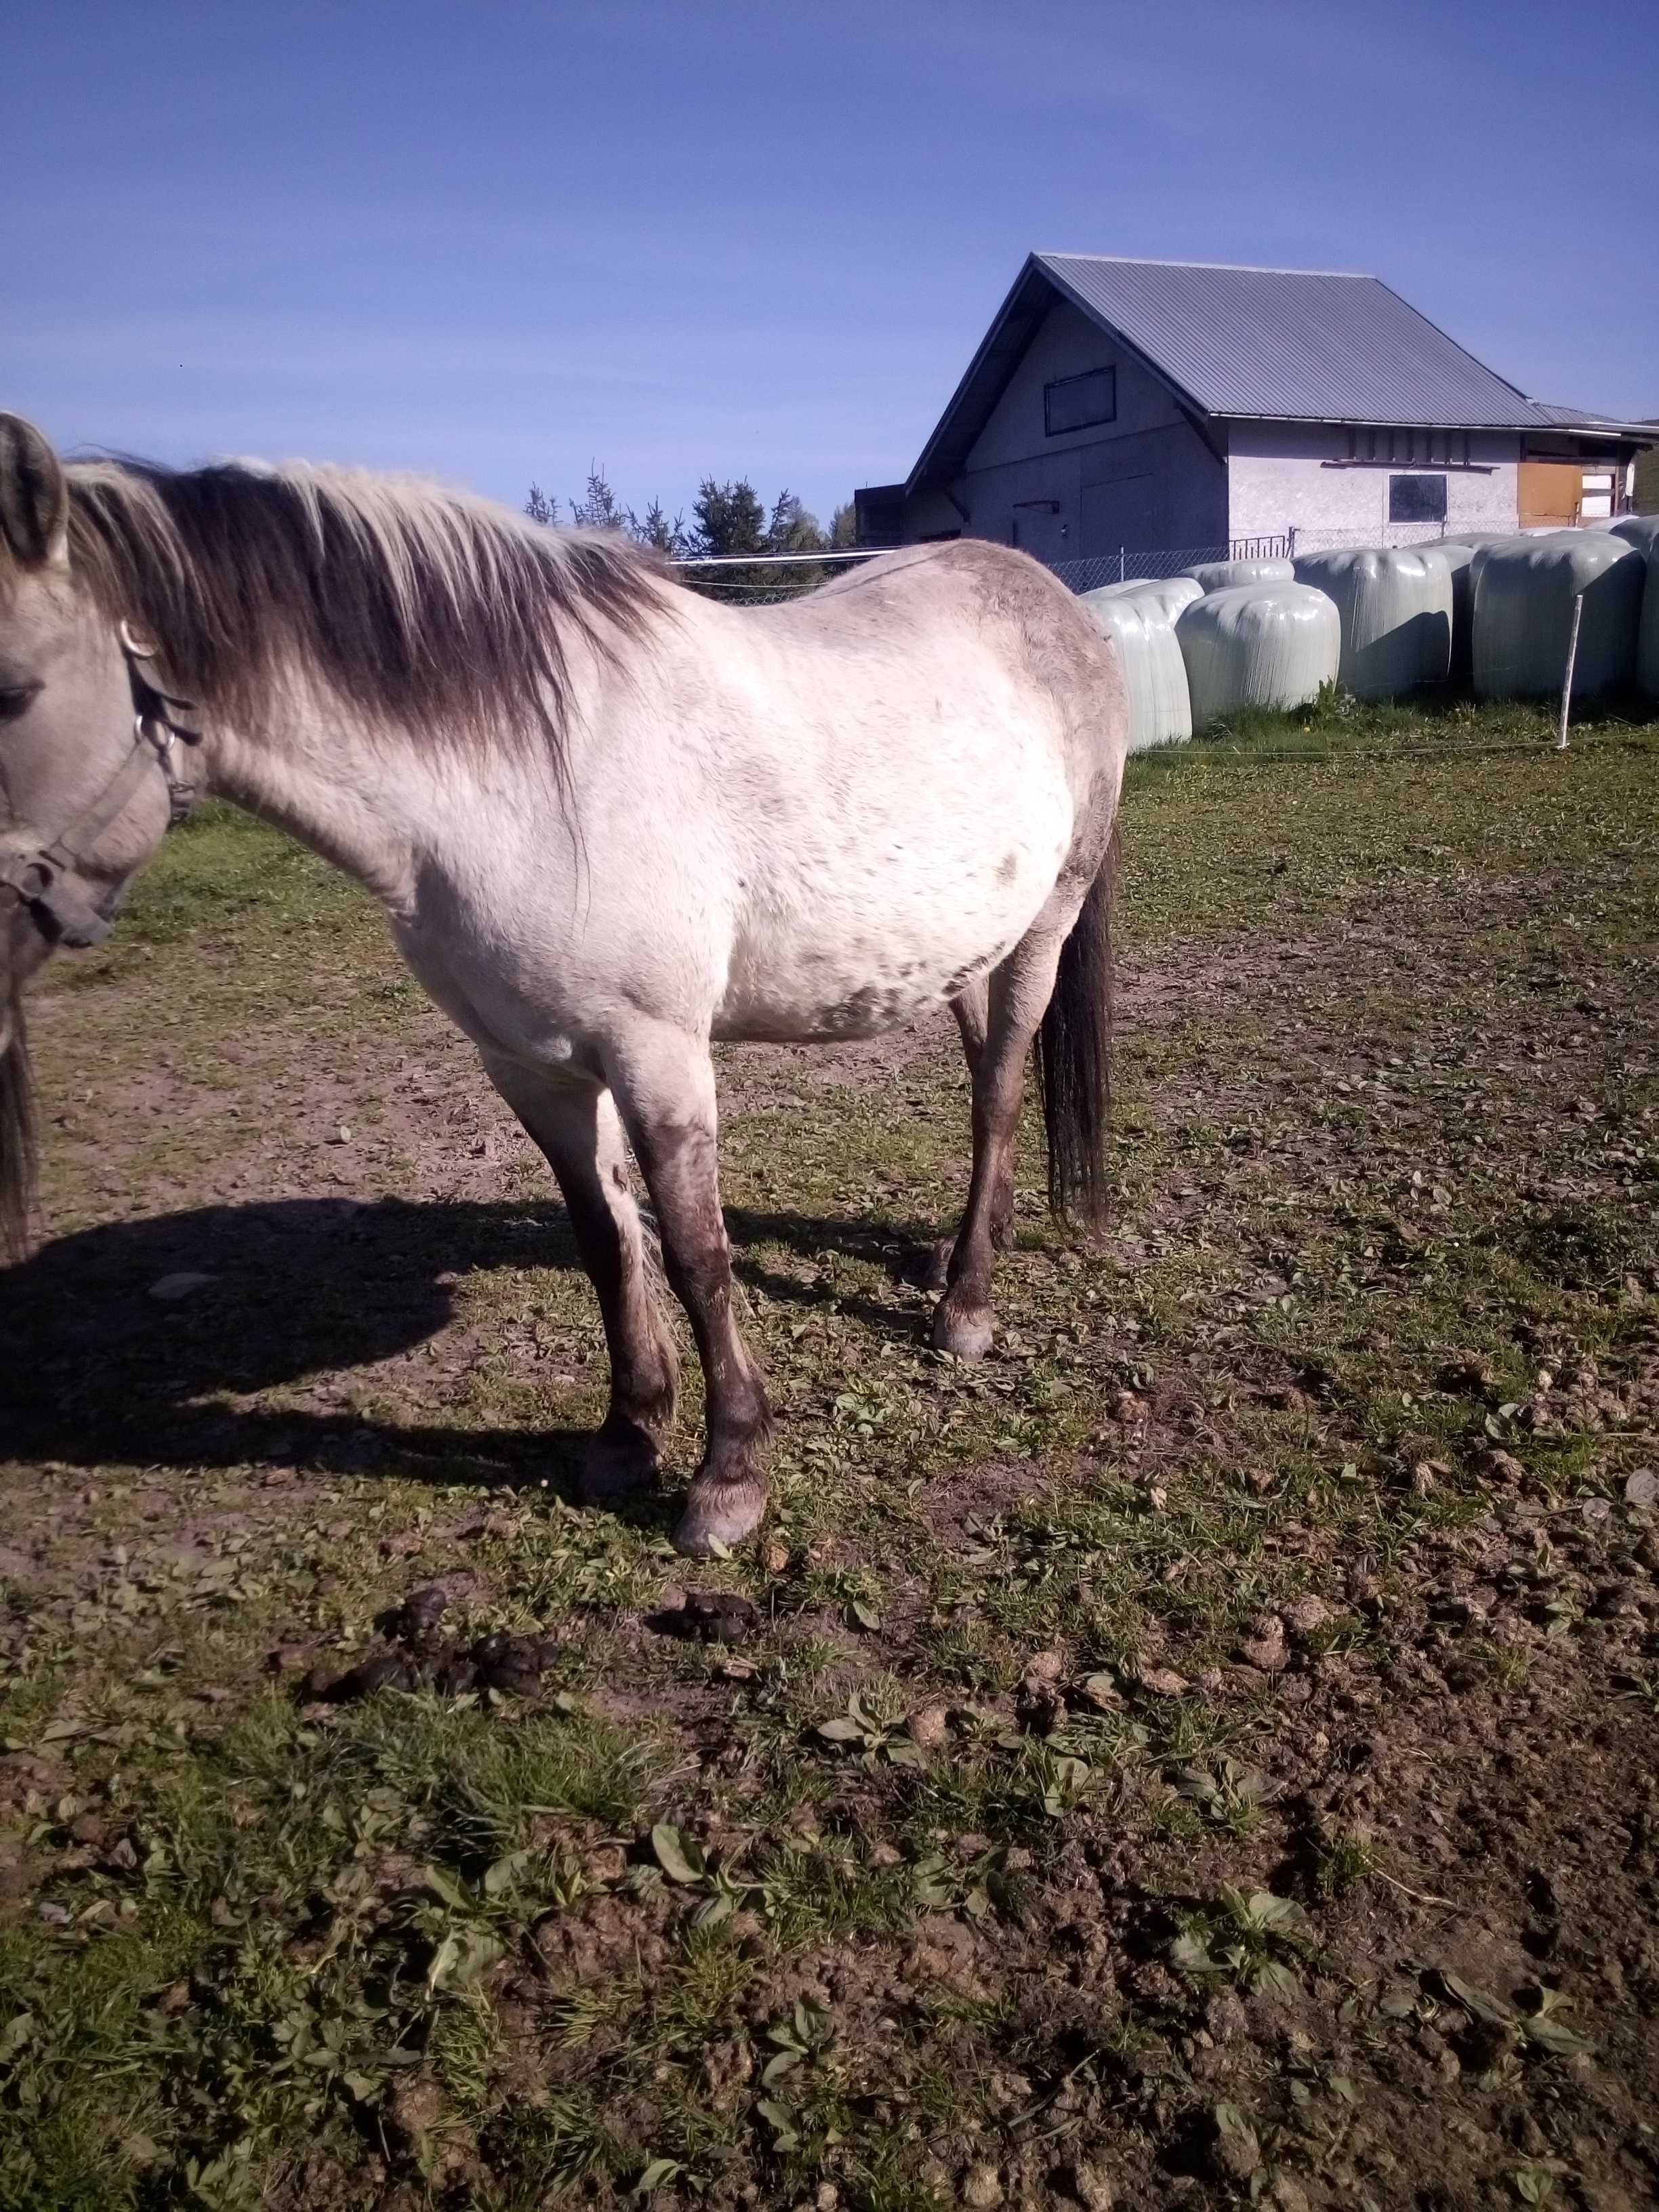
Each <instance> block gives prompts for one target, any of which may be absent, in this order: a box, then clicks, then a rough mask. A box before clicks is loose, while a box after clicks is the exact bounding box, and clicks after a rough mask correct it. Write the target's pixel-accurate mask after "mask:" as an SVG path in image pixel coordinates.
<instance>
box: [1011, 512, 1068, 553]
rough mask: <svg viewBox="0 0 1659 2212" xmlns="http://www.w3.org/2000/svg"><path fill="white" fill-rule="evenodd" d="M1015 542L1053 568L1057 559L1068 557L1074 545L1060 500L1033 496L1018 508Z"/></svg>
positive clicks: (1015, 515) (1024, 551)
mask: <svg viewBox="0 0 1659 2212" xmlns="http://www.w3.org/2000/svg"><path fill="white" fill-rule="evenodd" d="M1014 543H1015V544H1016V545H1018V548H1019V550H1020V551H1021V552H1022V553H1029V554H1030V556H1031V557H1032V558H1033V560H1036V561H1046V562H1048V565H1049V566H1050V567H1051V568H1052V567H1053V565H1054V562H1056V561H1067V560H1070V559H1071V558H1072V556H1073V550H1074V549H1073V545H1072V543H1071V540H1070V538H1069V536H1068V534H1067V532H1066V518H1065V516H1064V515H1063V514H1062V513H1060V502H1059V501H1058V500H1049V499H1039V500H1032V501H1030V502H1029V503H1028V504H1026V505H1024V506H1022V507H1016V508H1015V509H1014Z"/></svg>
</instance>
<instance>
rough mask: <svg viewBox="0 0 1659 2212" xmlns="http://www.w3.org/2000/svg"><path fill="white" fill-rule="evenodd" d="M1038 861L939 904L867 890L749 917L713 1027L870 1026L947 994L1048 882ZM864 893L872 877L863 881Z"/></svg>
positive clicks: (818, 1029) (790, 1037)
mask: <svg viewBox="0 0 1659 2212" xmlns="http://www.w3.org/2000/svg"><path fill="white" fill-rule="evenodd" d="M1053 880H1054V870H1053V869H1049V870H1048V871H1047V872H1046V879H1045V880H1043V881H1042V883H1041V884H1038V882H1037V881H1036V871H1033V872H1032V876H1031V878H1030V879H1029V880H1027V881H1025V882H1024V883H1022V882H1020V881H1018V879H1016V880H1014V881H1011V882H1008V883H1006V884H1002V885H999V886H997V887H995V891H994V895H987V894H985V893H981V895H980V896H973V894H972V892H971V890H969V889H968V887H965V886H958V887H957V890H955V893H954V895H953V896H951V897H948V898H947V899H945V900H944V901H942V902H940V903H939V909H938V910H937V911H930V912H927V913H926V914H923V913H921V912H918V911H917V910H916V909H915V904H914V903H913V902H910V901H908V900H896V901H894V902H892V903H891V905H890V906H888V907H887V908H885V910H884V906H883V903H882V902H880V901H879V900H878V898H876V897H874V896H872V897H870V898H867V899H864V900H850V901H847V902H841V901H834V902H828V904H827V906H818V905H817V904H815V902H812V901H811V899H810V898H805V899H803V898H796V899H793V900H791V901H790V902H788V903H787V904H786V905H783V906H782V907H781V908H778V909H776V910H775V911H774V912H772V913H771V914H769V915H768V914H765V913H763V914H762V915H758V916H754V917H751V918H750V920H749V921H747V923H746V924H745V926H744V927H743V928H742V929H741V930H740V932H739V933H738V939H737V941H736V943H735V944H734V945H733V947H732V959H731V962H730V965H729V967H728V969H727V973H726V988H725V990H724V993H723V994H722V996H721V999H720V1004H719V1006H717V1007H716V1009H715V1013H714V1035H715V1036H718V1037H725V1038H728V1039H733V1040H736V1039H749V1040H751V1041H755V1042H774V1043H787V1042H791V1041H799V1042H803V1043H809V1042H830V1041H832V1040H836V1039H841V1038H851V1037H867V1036H879V1035H880V1034H881V1033H882V1031H883V1030H890V1029H893V1028H896V1027H897V1026H898V1024H901V1023H902V1022H906V1021H909V1020H912V1019H914V1018H915V1017H917V1016H918V1015H921V1014H926V1013H930V1012H933V1011H935V1010H936V1009H937V1008H939V1007H940V1006H945V1005H948V1003H949V1002H950V1001H951V1000H952V999H955V998H957V997H959V996H960V995H961V994H962V993H963V991H964V990H966V988H967V987H968V986H969V984H970V983H971V982H973V981H975V979H976V978H977V977H979V976H981V975H985V974H987V972H988V971H989V970H990V969H993V968H994V967H995V966H996V964H997V963H998V962H999V961H1000V960H1001V959H1002V958H1003V957H1005V956H1006V954H1007V953H1008V952H1010V951H1012V949H1013V947H1014V946H1015V945H1017V944H1018V942H1019V940H1020V939H1021V938H1022V937H1023V936H1024V934H1025V932H1026V931H1027V930H1028V929H1029V928H1030V926H1031V923H1032V921H1034V920H1035V918H1036V915H1037V913H1038V912H1039V911H1040V910H1041V908H1042V905H1043V902H1044V901H1045V900H1046V899H1047V897H1048V892H1049V890H1051V888H1052V886H1053ZM870 889H871V890H872V893H873V892H874V891H875V890H876V886H874V885H872V886H871V887H870Z"/></svg>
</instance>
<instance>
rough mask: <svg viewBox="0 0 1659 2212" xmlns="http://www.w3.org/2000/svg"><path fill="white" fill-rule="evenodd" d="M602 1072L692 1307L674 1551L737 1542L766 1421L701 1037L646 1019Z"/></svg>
mask: <svg viewBox="0 0 1659 2212" xmlns="http://www.w3.org/2000/svg"><path fill="white" fill-rule="evenodd" d="M607 1073H609V1074H610V1076H611V1083H612V1085H613V1087H614V1088H615V1091H616V1093H617V1105H618V1107H619V1108H620V1109H621V1111H622V1116H623V1121H624V1123H625V1124H626V1127H627V1129H628V1134H629V1139H630V1140H631V1142H632V1144H633V1146H634V1152H635V1158H637V1159H638V1161H639V1164H640V1166H641V1170H643V1172H644V1175H645V1180H646V1183H647V1187H648V1188H649V1190H650V1193H651V1200H652V1203H653V1206H655V1207H656V1210H657V1223H658V1226H659V1229H660V1231H661V1232H662V1250H663V1263H664V1266H665V1268H666V1269H667V1273H668V1279H669V1281H670V1282H671V1284H672V1285H673V1287H674V1292H675V1295H676V1297H678V1299H679V1300H680V1303H681V1304H683V1305H684V1308H685V1310H686V1312H687V1313H688V1314H689V1315H690V1320H691V1328H692V1332H693V1334H695V1335H696V1340H697V1351H698V1353H699V1355H700V1356H701V1358H702V1372H703V1383H704V1389H705V1392H706V1395H707V1401H708V1441H707V1443H706V1445H705V1447H704V1450H703V1456H702V1465H701V1466H700V1467H699V1468H698V1469H697V1472H696V1476H695V1477H694V1479H693V1480H692V1484H691V1494H690V1498H688V1499H687V1500H686V1507H685V1511H684V1515H683V1516H681V1520H680V1524H679V1526H678V1528H676V1530H675V1531H674V1541H675V1544H676V1545H677V1546H678V1548H679V1550H681V1551H682V1552H687V1553H691V1554H692V1555H693V1557H697V1556H700V1555H704V1554H707V1553H709V1552H711V1551H713V1550H714V1547H716V1546H717V1545H727V1544H737V1543H740V1542H741V1541H743V1539H744V1537H745V1536H747V1535H749V1534H751V1533H752V1532H753V1530H754V1529H755V1528H757V1527H758V1526H759V1525H760V1522H761V1519H762V1517H763V1515H764V1513H765V1511H766V1477H765V1475H764V1474H763V1473H762V1471H761V1464H760V1447H761V1445H762V1444H763V1442H764V1441H765V1438H766V1436H767V1432H768V1431H769V1428H770V1426H771V1416H770V1414H769V1411H768V1408H767V1403H766V1393H765V1390H764V1389H763V1387H762V1383H761V1379H760V1374H759V1371H758V1370H757V1368H756V1366H755V1364H754V1362H753V1361H752V1360H751V1359H750V1357H749V1352H748V1349H747V1347H746V1346H745V1345H744V1340H743V1337H742V1334H740V1332H739V1330H738V1323H737V1316H736V1314H735V1312H734V1311H733V1308H732V1254H731V1246H730V1245H729V1243H727V1241H726V1220H725V1217H724V1215H723V1214H722V1213H721V1212H720V1176H719V1165H718V1159H717V1155H716V1117H715V1104H714V1065H713V1063H712V1061H711V1060H710V1059H709V1057H708V1045H707V1043H706V1042H703V1041H702V1039H700V1038H696V1037H692V1036H687V1035H686V1034H685V1033H684V1031H682V1030H677V1029H674V1028H672V1027H671V1026H670V1025H669V1024H666V1023H653V1024H650V1025H649V1026H648V1027H642V1028H641V1029H640V1030H634V1031H630V1033H629V1036H627V1037H626V1038H625V1039H623V1040H621V1041H619V1042H617V1045H616V1047H615V1048H614V1049H613V1051H612V1052H611V1053H610V1054H607Z"/></svg>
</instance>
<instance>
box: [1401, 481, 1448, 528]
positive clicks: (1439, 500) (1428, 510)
mask: <svg viewBox="0 0 1659 2212" xmlns="http://www.w3.org/2000/svg"><path fill="white" fill-rule="evenodd" d="M1445 519H1446V479H1445V478H1444V477H1389V521H1390V522H1443V521H1444V520H1445Z"/></svg>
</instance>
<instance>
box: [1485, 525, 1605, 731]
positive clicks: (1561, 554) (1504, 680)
mask: <svg viewBox="0 0 1659 2212" xmlns="http://www.w3.org/2000/svg"><path fill="white" fill-rule="evenodd" d="M1471 574H1473V576H1474V692H1475V696H1476V697H1477V698H1478V699H1535V698H1541V697H1546V696H1548V695H1549V694H1550V693H1552V692H1559V690H1560V689H1561V685H1562V682H1563V679H1564V678H1565V675H1566V669H1567V641H1568V640H1569V638H1570V637H1571V634H1572V603H1573V600H1574V599H1576V598H1577V597H1579V596H1580V595H1582V596H1583V602H1584V612H1583V619H1582V621H1581V623H1580V624H1579V629H1578V653H1577V659H1576V660H1575V662H1574V664H1573V674H1572V696H1573V697H1574V698H1575V699H1593V698H1595V696H1597V695H1598V694H1599V693H1601V692H1604V691H1616V690H1619V689H1620V686H1622V685H1624V684H1629V683H1630V682H1632V679H1633V678H1634V677H1635V674H1636V636H1637V631H1638V628H1639V626H1640V623H1641V618H1642V596H1643V585H1644V581H1645V579H1646V574H1647V562H1645V561H1644V558H1643V557H1642V553H1641V550H1640V549H1639V548H1638V547H1637V546H1634V545H1632V544H1631V543H1630V542H1629V540H1628V539H1627V538H1615V537H1614V536H1613V533H1612V532H1611V531H1601V530H1558V531H1556V532H1553V534H1552V535H1551V536H1549V537H1547V538H1510V539H1508V540H1506V541H1505V542H1504V543H1502V544H1497V545H1482V546H1480V547H1479V548H1477V550H1476V552H1475V556H1474V561H1473V562H1472V563H1471Z"/></svg>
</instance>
